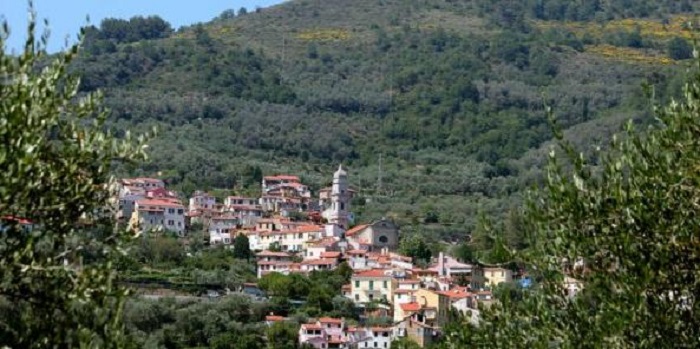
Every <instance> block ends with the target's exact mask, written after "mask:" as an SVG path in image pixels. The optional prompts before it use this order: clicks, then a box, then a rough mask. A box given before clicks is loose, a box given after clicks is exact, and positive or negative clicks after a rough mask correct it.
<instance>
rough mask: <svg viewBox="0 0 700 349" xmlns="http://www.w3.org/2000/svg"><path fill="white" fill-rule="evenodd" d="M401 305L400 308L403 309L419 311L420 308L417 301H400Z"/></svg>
mask: <svg viewBox="0 0 700 349" xmlns="http://www.w3.org/2000/svg"><path fill="white" fill-rule="evenodd" d="M399 306H400V307H401V310H403V311H419V310H420V304H419V303H418V302H411V303H402V304H399Z"/></svg>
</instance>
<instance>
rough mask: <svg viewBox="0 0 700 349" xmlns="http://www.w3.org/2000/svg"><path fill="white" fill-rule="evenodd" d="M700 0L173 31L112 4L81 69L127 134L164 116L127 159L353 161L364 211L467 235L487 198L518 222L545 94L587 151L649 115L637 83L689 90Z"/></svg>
mask: <svg viewBox="0 0 700 349" xmlns="http://www.w3.org/2000/svg"><path fill="white" fill-rule="evenodd" d="M698 3H700V1H671V0H666V1H653V0H647V1H629V0H609V1H602V0H601V1H579V2H574V1H568V0H528V1H513V0H499V1H496V0H473V1H458V0H452V1H447V0H354V1H349V0H323V1H321V0H294V1H289V2H286V3H284V4H282V5H279V6H275V7H271V8H267V9H262V10H256V11H253V10H249V11H238V13H236V12H235V11H226V12H224V13H222V14H221V15H220V16H218V17H216V18H214V19H213V20H212V21H211V22H209V23H204V24H198V25H194V26H191V27H188V28H181V29H179V30H177V31H175V30H173V28H171V26H170V25H169V24H168V23H166V22H164V21H162V20H160V19H159V18H155V17H150V18H134V19H132V20H131V21H124V20H106V21H104V22H103V23H101V25H100V26H98V27H92V28H88V30H87V31H86V42H85V50H84V52H83V55H82V58H81V60H80V61H78V62H77V63H76V65H75V69H76V71H79V72H81V74H82V78H83V84H82V88H83V89H84V90H85V91H92V90H95V89H98V88H101V89H104V91H105V95H106V103H107V105H108V106H109V107H110V108H111V110H112V114H111V120H112V122H113V125H114V127H115V129H116V132H117V133H118V134H122V133H123V132H124V131H125V130H127V129H130V130H132V131H134V132H138V131H139V130H143V131H145V130H148V129H149V128H150V127H152V126H157V127H158V129H159V136H158V137H157V138H156V139H155V140H154V142H153V144H152V150H151V159H150V162H149V163H148V164H147V165H146V166H144V167H142V168H124V169H123V171H124V172H125V173H127V172H128V174H130V175H137V174H144V175H151V176H155V175H159V176H161V177H163V178H165V179H166V180H167V181H168V182H169V184H170V185H171V186H174V187H176V188H180V189H181V190H182V191H183V192H185V193H188V194H189V192H191V191H192V190H194V189H195V188H203V189H209V190H215V192H219V193H222V194H223V192H224V191H228V192H231V191H232V190H235V191H237V192H243V193H245V192H250V191H253V190H258V183H259V177H260V176H261V174H262V173H264V174H268V173H270V174H271V173H279V172H291V173H294V174H299V175H301V176H302V179H303V180H304V181H306V182H308V183H309V184H311V185H312V186H313V188H316V189H317V188H320V187H321V186H324V185H326V184H328V182H329V181H330V179H331V171H332V170H331V169H332V168H334V167H336V166H337V164H338V163H340V162H342V163H343V166H344V167H347V168H349V175H350V180H351V182H352V184H353V185H354V186H355V187H356V188H357V189H358V190H359V193H360V198H358V199H356V200H355V202H354V208H353V210H354V211H355V212H356V213H357V214H358V215H359V218H360V219H362V220H367V219H371V218H376V217H378V216H390V217H393V218H395V219H396V220H398V222H399V223H401V224H403V229H404V231H412V230H413V231H421V232H436V234H430V236H433V237H436V238H447V237H450V238H455V239H459V238H463V237H464V236H465V233H468V232H471V231H472V229H473V228H474V226H475V222H476V220H477V216H478V213H479V212H484V213H485V214H488V215H497V216H498V215H502V216H503V217H509V218H507V219H504V220H505V221H506V224H504V226H505V229H515V228H513V224H512V222H514V221H517V217H516V216H517V215H516V214H514V213H512V212H511V213H509V211H510V210H512V209H514V207H516V204H517V202H518V193H520V192H522V190H523V189H524V188H527V187H528V186H529V185H531V184H533V183H535V182H536V180H537V178H538V175H539V172H538V171H539V170H538V169H539V168H540V164H541V163H542V160H543V154H544V153H545V152H546V150H547V141H548V140H549V139H550V138H551V128H550V125H549V123H548V120H547V116H546V115H545V111H544V110H545V106H546V105H549V106H552V107H553V108H554V110H555V111H556V116H557V125H558V126H559V127H561V128H562V129H565V130H566V132H565V133H566V134H567V135H568V136H569V138H570V139H571V140H572V141H573V142H574V143H575V144H577V145H579V146H580V148H581V149H582V150H584V151H588V150H591V149H593V148H594V146H597V145H601V144H604V143H605V140H607V139H608V137H609V135H610V134H612V133H613V132H615V131H617V130H618V129H619V125H620V124H621V123H622V122H624V121H625V120H628V119H630V118H632V119H635V120H637V121H638V122H640V123H645V122H653V120H650V117H649V116H648V115H649V114H650V113H649V111H650V106H649V104H648V102H647V99H646V98H645V96H644V89H643V88H642V86H643V84H648V85H651V86H653V87H654V89H653V91H654V93H655V95H656V98H658V99H662V100H663V99H668V98H669V97H671V96H673V95H675V94H677V93H678V91H680V84H681V82H682V81H683V77H682V74H679V73H681V72H683V69H685V67H686V65H687V63H686V61H685V59H687V58H689V57H690V56H691V55H692V48H691V45H690V39H691V37H692V33H691V32H690V30H689V26H688V25H687V24H686V23H687V21H688V20H691V19H692V18H693V17H692V16H691V15H690V13H692V12H693V11H694V10H695V9H697V8H698ZM217 190H218V191H217ZM514 217H516V218H514ZM508 222H510V223H508ZM508 227H510V228H508ZM436 240H437V239H436Z"/></svg>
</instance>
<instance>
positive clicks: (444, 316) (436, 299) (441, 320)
mask: <svg viewBox="0 0 700 349" xmlns="http://www.w3.org/2000/svg"><path fill="white" fill-rule="evenodd" d="M413 296H414V297H415V301H416V303H418V304H420V305H421V309H422V310H424V314H425V316H426V318H428V320H432V321H430V322H432V323H433V324H434V325H437V326H438V327H444V326H445V325H446V324H447V322H448V321H449V311H450V308H451V307H452V303H451V302H450V297H449V295H447V294H446V293H444V292H440V291H433V290H427V289H419V290H417V291H415V292H414V293H413Z"/></svg>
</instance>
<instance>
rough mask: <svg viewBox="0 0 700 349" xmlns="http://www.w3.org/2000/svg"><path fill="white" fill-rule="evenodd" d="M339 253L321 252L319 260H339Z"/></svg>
mask: <svg viewBox="0 0 700 349" xmlns="http://www.w3.org/2000/svg"><path fill="white" fill-rule="evenodd" d="M339 257H340V252H337V251H326V252H321V258H339Z"/></svg>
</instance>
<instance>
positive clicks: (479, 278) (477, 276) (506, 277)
mask: <svg viewBox="0 0 700 349" xmlns="http://www.w3.org/2000/svg"><path fill="white" fill-rule="evenodd" d="M511 281H513V271H512V270H510V269H506V268H503V267H500V266H483V265H482V266H479V267H476V268H474V271H473V273H472V281H471V287H472V290H480V289H484V288H489V289H492V288H494V287H495V286H497V285H499V284H501V283H504V282H511Z"/></svg>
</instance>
